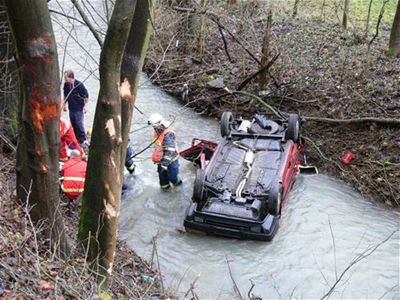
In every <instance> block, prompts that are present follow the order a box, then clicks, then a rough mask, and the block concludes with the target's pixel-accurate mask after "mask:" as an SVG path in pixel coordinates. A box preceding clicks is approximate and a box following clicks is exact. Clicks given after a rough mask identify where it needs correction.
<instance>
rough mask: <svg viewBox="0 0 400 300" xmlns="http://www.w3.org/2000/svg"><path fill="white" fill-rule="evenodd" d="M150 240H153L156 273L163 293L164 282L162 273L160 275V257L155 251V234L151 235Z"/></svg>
mask: <svg viewBox="0 0 400 300" xmlns="http://www.w3.org/2000/svg"><path fill="white" fill-rule="evenodd" d="M152 241H153V246H154V253H155V255H156V260H157V270H158V275H159V278H160V284H161V290H162V292H163V294H165V290H164V283H163V279H162V275H161V267H160V258H159V256H158V251H157V235H156V236H153V238H152Z"/></svg>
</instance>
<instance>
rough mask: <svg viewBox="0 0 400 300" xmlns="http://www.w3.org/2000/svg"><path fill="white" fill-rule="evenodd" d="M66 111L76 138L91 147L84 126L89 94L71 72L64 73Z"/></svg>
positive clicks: (85, 145)
mask: <svg viewBox="0 0 400 300" xmlns="http://www.w3.org/2000/svg"><path fill="white" fill-rule="evenodd" d="M64 81H65V83H64V88H63V90H64V105H63V109H64V111H67V110H68V109H69V119H70V120H71V123H72V127H73V128H74V132H75V136H76V138H77V139H78V141H79V143H80V144H81V145H83V146H84V147H87V146H89V142H88V141H87V140H86V133H85V127H84V125H83V123H84V122H83V119H84V114H85V113H86V112H87V106H88V103H89V93H88V90H87V89H86V87H85V85H84V84H83V82H81V81H79V80H77V79H75V74H74V72H73V71H71V70H66V71H65V72H64Z"/></svg>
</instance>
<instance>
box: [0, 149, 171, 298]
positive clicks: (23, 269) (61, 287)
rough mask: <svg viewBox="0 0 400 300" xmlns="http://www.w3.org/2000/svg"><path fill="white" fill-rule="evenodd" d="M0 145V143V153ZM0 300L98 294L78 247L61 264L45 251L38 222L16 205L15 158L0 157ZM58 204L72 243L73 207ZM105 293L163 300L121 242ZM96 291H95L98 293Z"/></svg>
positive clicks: (154, 280)
mask: <svg viewBox="0 0 400 300" xmlns="http://www.w3.org/2000/svg"><path fill="white" fill-rule="evenodd" d="M3 146H4V144H2V143H0V149H4V148H3ZM0 166H1V169H0V278H1V280H0V298H2V299H22V298H24V299H37V298H38V297H39V296H40V297H41V298H46V297H48V298H49V299H50V298H51V299H66V298H69V299H71V298H72V299H93V298H95V297H97V296H98V295H99V290H98V286H97V282H96V276H95V275H96V274H94V273H93V272H92V271H91V270H90V269H89V267H88V265H87V263H86V262H85V254H84V253H82V252H81V251H80V249H79V248H75V247H74V248H73V251H72V252H71V253H70V254H69V255H68V257H67V258H65V259H64V260H62V259H59V258H58V257H57V256H56V255H55V253H54V252H53V251H52V250H51V247H50V243H49V240H48V239H46V237H45V234H44V230H45V228H44V227H43V226H44V225H43V224H42V223H38V224H35V225H33V222H32V220H31V219H30V217H29V214H28V213H27V212H28V211H27V208H26V207H24V206H18V205H16V193H15V160H14V158H12V157H10V155H9V154H4V153H3V154H0ZM66 201H67V200H64V202H63V203H64V204H63V206H62V208H61V210H62V214H63V216H64V217H65V223H66V224H67V225H66V230H67V236H68V237H69V239H70V240H71V241H74V240H75V239H76V235H77V230H78V222H79V210H80V209H79V206H78V204H77V203H69V202H66ZM116 253H117V255H116V258H115V263H114V268H113V275H112V276H111V278H110V283H109V290H108V291H107V292H104V293H103V299H107V295H109V296H110V297H111V298H112V299H117V298H124V299H139V298H140V299H165V298H167V297H168V296H167V295H166V294H165V292H164V290H163V289H162V288H161V286H160V284H159V283H160V281H159V280H158V274H157V272H156V271H154V267H152V266H151V264H149V263H148V262H146V261H144V260H143V259H141V258H140V257H139V256H138V255H136V253H135V252H134V251H133V250H131V249H130V248H129V247H128V246H127V245H126V244H125V243H123V242H119V243H118V244H117V251H116ZM100 293H101V292H100Z"/></svg>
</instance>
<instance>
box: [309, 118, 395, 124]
mask: <svg viewBox="0 0 400 300" xmlns="http://www.w3.org/2000/svg"><path fill="white" fill-rule="evenodd" d="M304 119H305V120H307V121H315V122H327V123H339V124H357V123H377V124H383V125H394V126H400V119H392V118H383V119H382V118H374V117H366V118H358V119H330V118H319V117H304Z"/></svg>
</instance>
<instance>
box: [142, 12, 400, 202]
mask: <svg viewBox="0 0 400 300" xmlns="http://www.w3.org/2000/svg"><path fill="white" fill-rule="evenodd" d="M212 11H213V14H214V16H217V18H214V19H213V18H212V17H206V18H205V23H204V28H205V29H206V30H205V31H204V34H205V45H204V46H205V51H204V54H202V55H199V54H198V52H197V50H198V47H197V45H198V39H197V35H196V34H189V33H187V32H186V31H184V30H182V28H181V24H182V18H188V15H187V11H186V12H182V11H179V10H177V9H173V8H168V7H163V8H161V9H160V11H159V12H158V13H157V18H158V19H156V21H155V22H154V23H155V24H156V26H157V27H156V29H155V32H156V34H155V35H154V37H153V39H152V42H151V45H150V49H149V53H148V57H147V61H146V65H145V70H146V73H147V74H148V75H149V77H150V78H151V79H152V81H153V82H154V83H156V84H158V85H159V86H160V87H161V88H162V89H164V90H165V91H166V92H168V93H170V94H172V95H174V96H175V97H177V98H178V99H180V101H182V103H183V104H185V105H188V106H190V107H192V108H194V109H195V110H196V111H197V112H199V113H201V114H204V115H209V116H215V117H216V118H219V117H220V115H221V114H222V112H223V111H232V112H234V113H235V114H237V115H242V116H248V115H252V114H254V113H255V112H258V113H265V114H268V115H270V116H272V115H271V114H270V111H269V110H268V109H267V108H266V106H265V105H263V104H262V103H261V102H260V101H259V100H257V99H261V100H263V101H264V102H266V103H268V104H269V105H271V106H273V107H274V108H277V109H280V110H282V111H286V112H295V113H298V114H299V115H301V116H302V117H303V118H304V119H306V120H308V121H306V122H305V124H304V126H303V128H302V134H303V135H304V136H305V137H306V138H307V144H308V148H307V155H308V158H309V163H310V164H313V165H316V166H317V167H318V168H319V170H320V171H321V172H322V173H326V174H329V175H331V176H334V177H336V178H340V179H342V180H344V181H345V182H347V183H349V184H351V185H352V186H353V187H354V188H355V189H357V190H358V191H359V192H360V193H361V194H362V195H363V196H364V197H366V198H370V199H374V200H375V201H377V202H379V203H384V204H386V205H389V206H392V207H399V206H400V151H399V149H400V134H399V133H400V130H399V128H400V126H399V125H400V122H399V120H400V93H399V90H398V86H399V82H400V60H399V59H398V58H390V57H387V56H386V54H385V51H386V49H387V43H388V37H389V34H390V26H388V25H387V24H381V26H380V28H379V34H378V35H377V36H376V37H375V38H374V40H373V42H372V43H370V39H372V37H368V39H367V40H365V39H364V38H363V36H362V35H361V34H360V32H359V31H357V30H355V29H352V30H343V29H342V28H341V27H339V26H338V25H337V24H335V23H332V22H321V20H315V19H300V18H299V19H296V18H291V17H288V16H287V15H286V16H282V15H279V16H277V17H275V16H274V17H273V22H272V29H271V32H272V35H271V37H270V50H269V56H268V60H269V61H272V60H274V59H275V60H274V62H273V63H272V65H271V67H270V68H269V70H268V76H267V79H268V84H267V86H266V87H264V88H263V89H261V90H260V88H259V87H258V80H257V77H256V76H254V77H252V76H253V75H254V74H255V72H257V70H258V68H259V65H258V63H257V61H260V60H261V55H260V52H261V45H262V41H263V36H264V31H265V28H266V20H267V18H266V13H265V11H264V12H262V11H259V10H257V9H254V10H252V11H250V10H248V11H244V10H240V9H237V10H235V9H234V8H226V7H225V6H224V7H222V6H215V7H213V8H212ZM198 21H199V22H201V20H200V19H199V20H198ZM218 27H219V28H220V29H221V32H223V34H221V32H220V31H219V30H218ZM366 41H367V42H366ZM216 79H217V82H216V81H215V80H216ZM215 83H216V84H215ZM227 90H230V91H239V90H240V94H239V93H235V92H234V93H230V92H229V91H227ZM245 94H247V95H245ZM248 94H251V95H256V96H257V98H256V97H254V96H251V97H249V95H248ZM348 151H351V152H352V153H353V154H354V157H355V159H354V160H353V161H351V162H350V164H348V165H345V164H343V163H342V162H341V159H340V158H341V156H342V155H343V154H344V153H346V152H348Z"/></svg>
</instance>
